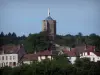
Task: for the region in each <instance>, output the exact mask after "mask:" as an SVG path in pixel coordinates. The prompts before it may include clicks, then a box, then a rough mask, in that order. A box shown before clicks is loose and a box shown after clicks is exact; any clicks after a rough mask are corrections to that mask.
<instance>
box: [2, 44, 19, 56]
mask: <svg viewBox="0 0 100 75" xmlns="http://www.w3.org/2000/svg"><path fill="white" fill-rule="evenodd" d="M2 50H4V53H6V54H10V53H17V51H18V46H16V45H3V46H2Z"/></svg>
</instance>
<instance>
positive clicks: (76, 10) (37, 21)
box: [0, 0, 100, 36]
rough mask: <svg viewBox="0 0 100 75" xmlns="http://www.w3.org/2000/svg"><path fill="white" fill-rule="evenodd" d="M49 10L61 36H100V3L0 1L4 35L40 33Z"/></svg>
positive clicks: (87, 0) (79, 0) (85, 0)
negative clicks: (10, 33)
mask: <svg viewBox="0 0 100 75" xmlns="http://www.w3.org/2000/svg"><path fill="white" fill-rule="evenodd" d="M48 8H50V13H51V17H52V18H53V19H55V20H56V21H57V34H61V35H65V34H72V35H75V34H77V33H78V32H81V33H82V34H83V35H88V34H91V33H96V34H98V35H100V0H0V32H2V31H3V32H4V33H8V32H15V33H16V34H17V35H19V36H20V35H28V34H29V33H38V32H40V31H41V30H42V20H44V19H45V18H46V17H47V15H48V13H47V10H48Z"/></svg>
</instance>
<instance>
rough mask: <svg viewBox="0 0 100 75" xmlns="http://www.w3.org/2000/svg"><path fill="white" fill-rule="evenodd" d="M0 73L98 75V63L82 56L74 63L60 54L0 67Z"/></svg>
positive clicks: (13, 74) (18, 74)
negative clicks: (49, 57) (19, 64)
mask: <svg viewBox="0 0 100 75" xmlns="http://www.w3.org/2000/svg"><path fill="white" fill-rule="evenodd" d="M0 75H100V63H99V62H90V61H89V60H88V59H87V58H84V59H77V60H76V62H75V64H71V63H69V61H68V59H67V58H66V59H65V56H63V55H62V56H58V57H55V58H54V60H51V61H50V60H48V59H46V60H43V61H42V62H33V63H32V64H30V65H27V64H23V65H22V66H18V67H14V68H10V67H4V68H0Z"/></svg>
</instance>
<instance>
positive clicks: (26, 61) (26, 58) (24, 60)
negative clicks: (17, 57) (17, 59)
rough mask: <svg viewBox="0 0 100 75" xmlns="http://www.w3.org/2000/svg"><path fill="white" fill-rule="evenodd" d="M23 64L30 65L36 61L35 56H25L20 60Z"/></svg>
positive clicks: (36, 57)
mask: <svg viewBox="0 0 100 75" xmlns="http://www.w3.org/2000/svg"><path fill="white" fill-rule="evenodd" d="M21 61H22V63H23V64H31V63H32V62H33V61H38V56H37V54H25V55H24V56H23V58H22V60H21Z"/></svg>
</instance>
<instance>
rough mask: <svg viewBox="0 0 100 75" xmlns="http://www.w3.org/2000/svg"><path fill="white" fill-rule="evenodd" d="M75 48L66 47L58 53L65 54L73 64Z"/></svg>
mask: <svg viewBox="0 0 100 75" xmlns="http://www.w3.org/2000/svg"><path fill="white" fill-rule="evenodd" d="M75 51H76V50H75V48H67V49H65V50H62V51H60V52H59V55H60V54H65V55H67V58H68V59H69V61H70V62H71V63H72V64H74V63H75V60H76V54H75Z"/></svg>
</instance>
